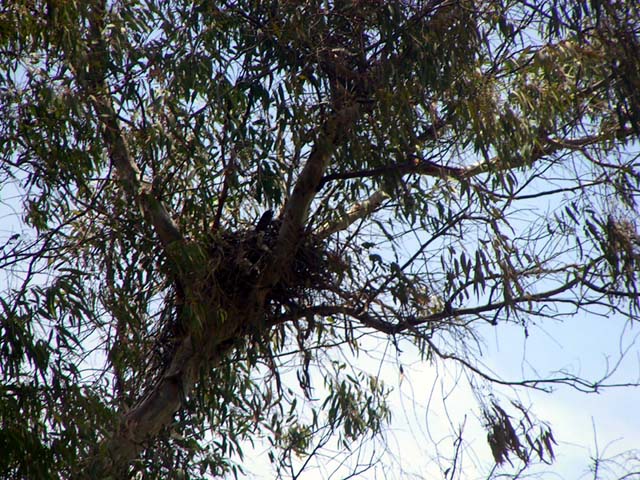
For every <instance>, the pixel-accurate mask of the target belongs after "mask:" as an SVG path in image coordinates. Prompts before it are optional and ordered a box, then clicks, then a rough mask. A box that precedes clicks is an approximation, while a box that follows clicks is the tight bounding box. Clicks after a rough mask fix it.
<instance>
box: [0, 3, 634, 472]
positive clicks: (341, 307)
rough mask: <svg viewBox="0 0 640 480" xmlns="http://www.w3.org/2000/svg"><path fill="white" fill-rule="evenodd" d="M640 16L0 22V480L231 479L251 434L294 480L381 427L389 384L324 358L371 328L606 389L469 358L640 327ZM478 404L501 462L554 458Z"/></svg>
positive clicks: (205, 12)
mask: <svg viewBox="0 0 640 480" xmlns="http://www.w3.org/2000/svg"><path fill="white" fill-rule="evenodd" d="M639 13H640V12H639V11H638V5H637V3H636V2H633V1H628V2H600V1H590V2H587V1H572V2H568V1H566V2H565V1H555V2H546V1H536V0H534V1H529V2H526V1H521V0H508V1H495V0H490V1H484V2H474V1H471V0H428V1H418V0H416V1H409V0H402V1H400V0H396V1H391V2H381V1H358V0H350V1H349V0H341V1H338V0H336V1H309V2H278V1H275V0H270V1H266V0H265V1H255V0H254V1H245V0H239V1H221V2H205V1H188V2H187V1H181V0H171V1H154V0H147V1H135V0H127V1H118V0H114V1H110V2H106V1H105V0H92V1H87V2H79V1H65V2H61V1H47V2H41V1H37V0H36V1H22V0H17V1H13V2H5V3H4V4H3V6H2V7H1V10H0V26H1V27H0V52H1V55H2V64H3V65H4V67H3V68H2V70H1V71H0V89H1V90H0V92H1V94H0V102H1V108H2V118H1V120H0V138H1V144H2V149H1V152H0V155H2V164H1V165H2V166H1V175H2V200H3V209H4V213H3V217H4V218H5V222H6V223H5V225H6V226H5V227H3V228H4V231H3V234H4V240H3V246H2V259H1V265H2V268H3V271H4V272H5V275H4V280H3V282H4V283H3V296H2V323H1V326H0V332H1V335H0V356H1V360H0V371H1V373H2V387H1V390H0V412H1V422H2V429H1V433H0V438H1V439H2V442H1V443H2V447H1V450H2V451H3V462H2V465H0V471H1V473H2V475H3V476H7V477H11V478H19V477H20V478H22V477H30V478H60V477H63V478H67V477H82V478H94V477H95V478H104V477H112V478H117V477H126V476H129V475H134V474H136V473H143V474H144V478H164V477H165V476H166V475H169V474H171V475H175V474H177V473H176V472H180V474H181V475H182V476H185V477H190V478H194V477H196V476H202V475H222V474H225V473H233V474H236V475H241V474H242V463H241V460H239V459H242V452H243V448H244V446H245V445H247V444H248V443H251V442H253V441H254V440H256V439H258V438H261V439H263V441H264V442H266V443H267V444H270V445H271V447H272V448H273V450H272V451H271V453H270V454H269V456H270V459H271V461H272V462H273V464H274V466H275V468H276V470H277V471H278V472H279V474H281V475H282V476H287V475H288V474H289V473H290V472H291V470H290V468H291V465H292V462H294V461H295V458H297V457H301V458H304V457H305V456H308V455H313V454H317V453H318V452H319V451H321V448H322V446H323V445H328V444H329V443H327V442H331V441H334V442H337V443H334V444H333V445H340V446H342V447H343V448H345V449H347V448H349V446H350V445H352V444H354V442H356V441H357V440H358V439H360V438H362V437H366V436H369V435H375V434H376V433H379V432H380V431H382V430H383V429H384V425H385V423H386V422H387V421H388V419H389V416H390V413H389V408H388V405H387V403H386V398H387V394H388V389H387V387H386V386H385V385H384V384H383V383H382V382H380V381H378V379H377V378H376V375H375V372H368V373H367V372H364V371H362V370H360V369H359V365H358V360H357V358H358V357H355V358H356V360H355V361H354V364H352V365H347V364H346V363H345V362H344V361H341V360H340V356H339V355H336V352H340V351H352V352H357V351H358V349H359V348H361V347H362V345H367V343H366V339H367V338H369V337H371V336H377V337H378V338H387V339H388V341H389V342H390V343H389V344H390V345H391V346H392V348H401V346H402V345H403V344H407V343H414V344H416V345H417V346H418V348H419V349H420V352H421V353H422V356H423V360H424V361H425V362H432V363H438V362H448V363H453V364H458V365H459V366H460V367H461V368H462V369H464V370H465V371H466V372H467V374H468V376H469V378H472V379H475V380H474V381H477V382H487V383H488V384H491V383H495V382H497V383H500V384H505V383H506V384H510V383H511V384H514V385H518V386H520V387H521V388H546V387H548V386H550V385H553V384H568V385H570V386H573V387H575V388H577V389H581V390H585V391H596V390H598V389H601V388H604V387H605V386H607V379H606V378H605V379H603V380H601V381H597V382H594V381H592V380H589V379H588V378H583V377H580V376H575V375H571V374H567V375H563V376H547V377H545V376H542V377H541V378H523V379H521V380H517V381H511V380H509V381H508V380H504V379H502V378H501V377H500V376H498V375H496V374H493V373H492V372H490V371H487V370H484V369H483V368H482V366H481V363H480V362H479V358H478V356H477V350H475V349H474V348H473V344H474V342H476V341H477V340H478V338H477V335H478V334H479V333H478V332H479V330H478V328H479V326H480V325H490V326H493V327H494V328H496V329H500V328H501V326H503V325H507V324H516V325H520V326H521V328H522V329H523V330H524V331H525V332H527V331H528V329H529V328H530V326H531V325H533V324H539V323H542V322H546V321H552V320H554V321H557V320H562V319H563V318H567V317H570V316H573V315H578V314H581V313H583V312H586V311H590V310H595V311H598V312H599V313H602V314H605V315H609V316H610V317H616V318H620V319H622V320H623V321H635V320H636V319H637V318H638V313H639V307H640V302H639V298H640V297H639V292H638V271H639V265H640V263H639V262H640V243H639V238H640V237H639V236H638V230H637V227H638V220H637V218H638V205H637V200H638V191H639V190H638V188H639V183H640V172H639V169H638V167H639V163H638V148H637V145H638V144H637V140H638V134H639V133H640V58H639V57H638V55H637V52H638V51H640V38H639V29H640V15H639ZM11 212H13V213H11ZM560 341H562V340H561V339H560ZM316 396H319V398H316ZM479 401H480V402H481V408H482V411H483V412H484V415H485V417H486V427H487V429H488V439H489V444H490V447H491V451H492V453H493V457H494V459H495V462H496V463H498V464H499V463H502V462H504V461H506V460H508V459H509V458H510V459H511V460H510V461H515V462H518V464H519V465H527V464H529V463H531V462H534V461H536V460H539V459H542V460H543V461H545V460H549V459H550V458H551V457H552V456H553V448H554V447H553V442H554V439H553V436H552V434H551V431H550V430H549V429H548V428H546V427H545V428H541V429H538V428H537V427H535V425H534V421H533V420H532V418H533V417H531V416H530V415H529V412H528V411H527V409H526V408H524V407H522V406H519V407H518V404H514V405H515V407H516V408H515V409H514V406H513V405H512V406H511V407H506V406H505V407H503V406H501V405H500V404H499V403H498V402H497V401H496V400H495V399H493V398H491V397H486V398H482V397H480V398H479ZM518 408H520V411H518ZM517 414H519V415H520V416H519V417H516V415H517ZM534 427H535V428H534ZM331 439H334V440H331ZM454 470H455V465H454Z"/></svg>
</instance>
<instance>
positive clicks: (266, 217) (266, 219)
mask: <svg viewBox="0 0 640 480" xmlns="http://www.w3.org/2000/svg"><path fill="white" fill-rule="evenodd" d="M271 220H273V210H267V211H266V212H264V213H263V214H262V216H261V217H260V220H258V224H257V225H256V232H264V231H265V230H266V229H267V227H268V226H269V224H270V223H271Z"/></svg>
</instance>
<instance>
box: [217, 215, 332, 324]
mask: <svg viewBox="0 0 640 480" xmlns="http://www.w3.org/2000/svg"><path fill="white" fill-rule="evenodd" d="M280 226H281V222H280V220H269V221H268V222H262V221H261V222H260V224H259V225H258V226H257V227H255V228H250V229H245V230H239V231H235V232H227V231H223V232H220V233H218V234H216V235H215V236H213V237H212V239H211V243H210V255H212V256H215V255H218V256H219V258H221V259H222V260H221V262H220V264H219V265H218V267H217V268H216V271H215V274H214V277H215V284H216V287H217V290H218V291H219V292H221V293H222V294H223V295H225V297H226V298H227V300H228V301H229V303H231V304H233V305H241V304H242V302H243V301H244V300H246V298H247V295H248V294H249V293H250V292H251V291H252V289H253V288H254V287H255V285H256V282H257V281H258V278H259V277H260V275H261V274H262V273H263V269H264V268H268V266H267V265H268V263H269V260H270V254H271V251H272V249H273V248H274V247H275V244H276V241H277V238H278V234H279V231H280ZM291 256H292V258H291V261H290V262H289V264H288V265H287V267H286V269H285V270H284V271H283V272H282V273H281V275H280V279H279V281H278V282H277V283H276V284H275V285H274V286H273V287H272V288H271V290H270V292H269V294H268V295H267V305H265V308H266V313H267V314H268V313H269V312H271V313H277V312H282V307H291V306H300V305H305V304H308V303H309V302H310V301H311V300H312V299H313V297H314V295H316V294H317V293H318V292H320V291H323V290H327V289H328V288H330V286H331V285H333V284H334V283H335V282H334V280H335V273H336V271H338V270H341V269H342V268H341V266H340V265H339V262H337V261H336V258H337V256H335V255H333V254H331V252H328V250H327V248H326V246H325V244H324V243H323V242H321V241H319V240H318V239H317V238H316V237H314V235H313V234H311V233H303V234H302V241H300V242H299V243H298V246H297V249H296V250H295V251H292V252H291ZM225 303H227V302H225Z"/></svg>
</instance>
